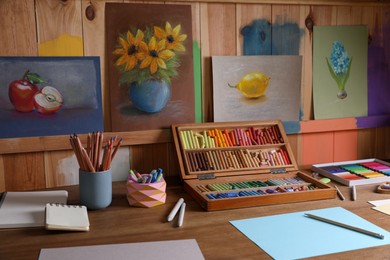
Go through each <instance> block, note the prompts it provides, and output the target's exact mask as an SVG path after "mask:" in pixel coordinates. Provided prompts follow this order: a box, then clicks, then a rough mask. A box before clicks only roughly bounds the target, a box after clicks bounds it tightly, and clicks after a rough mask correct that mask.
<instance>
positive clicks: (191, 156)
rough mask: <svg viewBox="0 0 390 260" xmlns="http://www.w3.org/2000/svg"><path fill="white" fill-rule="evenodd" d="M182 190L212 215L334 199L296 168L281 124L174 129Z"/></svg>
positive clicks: (179, 126)
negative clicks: (234, 210) (265, 206)
mask: <svg viewBox="0 0 390 260" xmlns="http://www.w3.org/2000/svg"><path fill="white" fill-rule="evenodd" d="M172 132H173V139H174V143H175V148H176V154H177V157H178V162H179V166H180V173H181V174H180V176H181V177H182V180H183V183H184V189H185V190H186V191H187V192H188V193H189V194H190V195H191V196H192V197H193V198H194V199H195V200H196V201H197V202H198V203H199V204H200V205H201V206H202V207H203V208H204V209H205V210H208V211H212V210H221V209H231V208H241V207H250V206H261V205H271V204H281V203H290V202H299V201H309V200H318V199H330V198H335V197H336V190H335V189H334V188H333V187H330V186H328V185H327V184H324V183H322V182H320V181H318V180H317V179H315V178H312V177H311V176H309V175H308V174H305V173H303V172H300V171H299V170H298V168H297V165H296V162H295V158H294V156H293V153H292V150H291V147H290V144H289V142H288V138H287V136H286V134H285V131H284V128H283V125H282V123H281V121H279V120H274V121H246V122H226V123H202V124H177V125H172Z"/></svg>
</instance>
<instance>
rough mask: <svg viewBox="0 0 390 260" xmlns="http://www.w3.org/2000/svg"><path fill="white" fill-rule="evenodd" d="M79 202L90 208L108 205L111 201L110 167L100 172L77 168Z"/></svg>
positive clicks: (94, 208) (100, 207) (95, 208)
mask: <svg viewBox="0 0 390 260" xmlns="http://www.w3.org/2000/svg"><path fill="white" fill-rule="evenodd" d="M79 189H80V204H81V205H84V206H86V207H87V208H88V209H90V210H97V209H103V208H106V207H108V206H109V205H110V204H111V201H112V172H111V169H108V170H106V171H101V172H86V171H83V170H79Z"/></svg>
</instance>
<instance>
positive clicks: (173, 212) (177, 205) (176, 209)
mask: <svg viewBox="0 0 390 260" xmlns="http://www.w3.org/2000/svg"><path fill="white" fill-rule="evenodd" d="M183 203H184V199H183V198H180V199H179V200H178V201H177V202H176V205H175V206H174V207H173V209H172V210H171V212H170V213H169V215H168V218H167V219H168V221H172V220H173V218H174V217H175V215H176V213H177V211H178V210H179V208H180V206H181V204H183Z"/></svg>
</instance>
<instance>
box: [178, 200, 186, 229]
mask: <svg viewBox="0 0 390 260" xmlns="http://www.w3.org/2000/svg"><path fill="white" fill-rule="evenodd" d="M185 211H186V203H185V202H183V204H181V207H180V212H179V220H178V224H177V225H178V226H179V227H181V226H182V225H183V221H184V213H185Z"/></svg>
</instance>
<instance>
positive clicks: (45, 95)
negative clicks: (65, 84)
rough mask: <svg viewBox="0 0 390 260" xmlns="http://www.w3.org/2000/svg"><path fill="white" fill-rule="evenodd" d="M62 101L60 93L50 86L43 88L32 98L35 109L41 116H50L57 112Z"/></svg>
mask: <svg viewBox="0 0 390 260" xmlns="http://www.w3.org/2000/svg"><path fill="white" fill-rule="evenodd" d="M63 103H64V100H63V98H62V95H61V93H60V92H59V91H58V90H57V89H56V88H53V87H51V86H45V87H43V88H42V89H41V90H40V91H39V92H38V93H37V94H36V95H35V96H34V105H35V109H36V110H38V111H39V112H40V113H42V114H51V113H55V112H57V111H58V110H59V109H60V108H61V106H62V104H63Z"/></svg>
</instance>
